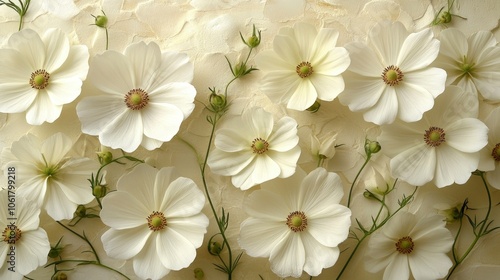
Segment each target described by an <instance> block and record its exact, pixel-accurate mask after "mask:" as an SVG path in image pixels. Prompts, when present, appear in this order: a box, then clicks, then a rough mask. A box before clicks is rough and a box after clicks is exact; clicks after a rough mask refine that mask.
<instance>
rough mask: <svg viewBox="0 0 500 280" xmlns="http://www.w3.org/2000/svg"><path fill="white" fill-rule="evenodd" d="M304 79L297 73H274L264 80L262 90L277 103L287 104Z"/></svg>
mask: <svg viewBox="0 0 500 280" xmlns="http://www.w3.org/2000/svg"><path fill="white" fill-rule="evenodd" d="M301 81H302V79H301V78H300V77H299V76H298V75H297V73H295V72H289V71H274V72H271V73H269V74H267V75H266V76H265V77H264V79H263V80H262V84H261V87H260V89H261V90H262V91H263V92H264V93H265V94H266V95H267V96H268V97H269V99H271V101H273V102H276V103H280V104H283V103H287V102H288V100H290V97H291V96H292V95H293V94H294V93H295V91H296V90H297V87H298V86H299V83H300V82H301Z"/></svg>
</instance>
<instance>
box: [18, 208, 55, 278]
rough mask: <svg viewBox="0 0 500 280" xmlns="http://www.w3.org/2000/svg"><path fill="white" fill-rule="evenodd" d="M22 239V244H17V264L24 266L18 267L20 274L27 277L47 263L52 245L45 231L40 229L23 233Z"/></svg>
mask: <svg viewBox="0 0 500 280" xmlns="http://www.w3.org/2000/svg"><path fill="white" fill-rule="evenodd" d="M37 219H38V217H37ZM21 238H22V242H19V244H16V262H19V264H22V265H18V266H17V268H18V271H19V273H21V274H23V275H27V274H28V273H30V272H31V271H33V270H35V269H36V268H37V267H39V266H41V265H44V264H45V263H46V262H47V254H48V253H49V250H50V243H49V239H48V237H47V233H46V232H45V230H44V229H42V228H38V227H37V228H36V229H33V230H29V231H26V232H23V234H22V237H21Z"/></svg>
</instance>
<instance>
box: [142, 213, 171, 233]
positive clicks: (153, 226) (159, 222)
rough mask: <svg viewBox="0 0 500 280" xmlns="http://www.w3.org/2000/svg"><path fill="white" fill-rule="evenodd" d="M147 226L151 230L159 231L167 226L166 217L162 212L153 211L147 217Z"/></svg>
mask: <svg viewBox="0 0 500 280" xmlns="http://www.w3.org/2000/svg"><path fill="white" fill-rule="evenodd" d="M147 221H148V227H149V229H150V230H152V231H159V230H162V229H164V228H165V227H166V226H167V219H166V218H165V215H163V213H162V212H159V211H154V212H153V213H152V214H151V215H149V216H148V218H147Z"/></svg>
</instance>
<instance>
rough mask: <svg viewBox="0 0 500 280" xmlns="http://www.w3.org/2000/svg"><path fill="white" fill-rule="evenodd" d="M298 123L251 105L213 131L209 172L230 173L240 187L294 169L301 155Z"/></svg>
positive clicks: (283, 174)
mask: <svg viewBox="0 0 500 280" xmlns="http://www.w3.org/2000/svg"><path fill="white" fill-rule="evenodd" d="M298 142H299V137H298V135H297V122H296V121H295V120H294V119H292V118H290V117H283V118H281V119H280V120H279V121H278V122H276V123H274V120H273V115H272V114H270V113H268V112H266V111H264V110H263V109H262V108H256V107H254V108H251V109H249V110H248V111H246V112H244V113H243V115H241V117H234V118H232V119H229V120H227V121H226V122H224V123H223V124H222V126H221V128H220V129H219V130H218V131H216V133H215V141H214V143H215V149H214V150H213V151H212V152H211V153H210V155H209V157H208V162H207V163H208V165H209V166H210V169H211V170H212V172H214V173H216V174H220V175H224V176H232V178H231V181H232V183H233V185H234V186H235V187H237V188H240V189H242V190H246V189H249V188H251V187H253V186H255V185H257V184H260V183H263V182H266V181H268V180H271V179H274V178H276V177H280V178H286V177H289V176H291V175H292V174H293V173H294V172H295V167H296V165H297V160H298V158H299V156H300V148H299V146H298Z"/></svg>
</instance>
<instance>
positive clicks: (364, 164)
mask: <svg viewBox="0 0 500 280" xmlns="http://www.w3.org/2000/svg"><path fill="white" fill-rule="evenodd" d="M370 158H371V157H370V156H367V157H366V160H365V162H364V163H363V166H361V168H360V169H359V171H358V174H356V177H354V181H352V184H351V189H350V190H349V196H348V197H347V207H348V208H349V207H350V206H351V197H352V190H353V189H354V184H356V181H357V180H358V177H359V175H360V174H361V172H362V171H363V169H365V166H366V165H367V164H368V162H369V161H370Z"/></svg>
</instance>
